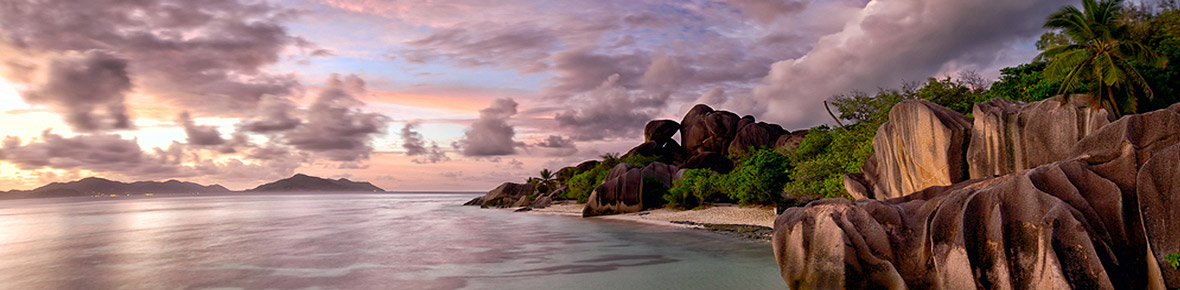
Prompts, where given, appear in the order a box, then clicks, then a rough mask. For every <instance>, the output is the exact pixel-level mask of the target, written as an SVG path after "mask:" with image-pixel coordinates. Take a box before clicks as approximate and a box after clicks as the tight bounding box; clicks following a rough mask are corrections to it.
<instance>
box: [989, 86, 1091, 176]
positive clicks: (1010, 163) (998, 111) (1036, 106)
mask: <svg viewBox="0 0 1180 290" xmlns="http://www.w3.org/2000/svg"><path fill="white" fill-rule="evenodd" d="M972 115H974V116H975V120H974V125H973V126H972V128H971V140H970V143H969V145H968V148H967V163H968V165H969V168H968V169H969V175H970V178H984V177H993V176H1000V175H1006V174H1010V173H1014V172H1017V171H1020V170H1024V169H1029V168H1033V167H1036V166H1039V165H1042V164H1048V163H1050V162H1054V161H1058V160H1063V159H1066V158H1069V157H1071V156H1070V154H1072V152H1070V150H1071V149H1072V148H1073V146H1074V144H1075V143H1077V142H1078V140H1081V139H1082V138H1083V137H1086V136H1087V135H1089V134H1090V133H1091V132H1094V131H1095V130H1098V128H1101V127H1102V126H1105V125H1106V124H1109V123H1110V121H1109V120H1108V119H1109V117H1110V116H1109V114H1107V113H1106V110H1095V109H1094V108H1092V107H1090V106H1089V101H1088V100H1087V97H1086V96H1083V95H1075V96H1072V97H1071V98H1070V102H1069V103H1066V104H1062V103H1061V97H1060V96H1058V97H1054V98H1051V99H1047V100H1042V101H1038V102H1034V103H1030V104H1027V105H1026V104H1024V103H1021V102H1018V101H1011V100H1005V99H1000V98H996V99H993V100H991V101H987V102H982V103H978V104H975V107H974V108H973V113H972Z"/></svg>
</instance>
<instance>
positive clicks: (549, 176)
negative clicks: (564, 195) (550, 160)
mask: <svg viewBox="0 0 1180 290" xmlns="http://www.w3.org/2000/svg"><path fill="white" fill-rule="evenodd" d="M540 181H541V183H543V184H545V185H546V187H549V188H552V185H553V183H554V182H557V175H556V174H553V171H550V170H549V169H541V178H540Z"/></svg>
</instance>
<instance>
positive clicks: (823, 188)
mask: <svg viewBox="0 0 1180 290" xmlns="http://www.w3.org/2000/svg"><path fill="white" fill-rule="evenodd" d="M845 129H847V130H834V129H831V128H828V127H827V126H819V127H815V128H811V131H808V133H807V137H806V138H803V142H801V143H799V147H798V148H797V149H795V150H794V151H792V152H789V153H788V155H789V157H790V160H791V166H792V167H793V168H794V170H792V171H791V173H790V180H791V181H790V182H787V183H786V185H785V186H784V188H783V190H784V192H785V193H786V195H787V197H788V198H794V199H798V200H803V201H806V200H807V199H808V197H812V198H832V197H845V198H847V197H849V196H848V193H847V192H845V191H844V174H847V173H859V172H860V168H861V165H862V164H864V161H865V159H868V157H869V155H872V154H873V136H874V135H875V134H876V132H877V126H876V125H875V124H871V123H870V124H864V123H860V124H856V125H851V126H848V127H847V128H845Z"/></svg>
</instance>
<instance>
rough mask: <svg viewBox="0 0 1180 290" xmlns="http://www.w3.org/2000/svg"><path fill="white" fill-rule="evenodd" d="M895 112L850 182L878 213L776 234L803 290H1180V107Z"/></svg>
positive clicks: (799, 216) (795, 219)
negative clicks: (1125, 111) (1119, 114)
mask: <svg viewBox="0 0 1180 290" xmlns="http://www.w3.org/2000/svg"><path fill="white" fill-rule="evenodd" d="M893 110H895V111H896V112H895V111H891V112H890V122H889V124H888V125H889V126H890V127H889V128H886V126H885V125H883V126H882V128H881V129H879V130H878V133H877V138H875V139H874V149H875V150H876V151H874V155H873V157H872V158H870V161H868V162H866V164H865V168H864V169H865V174H864V175H854V176H846V179H845V185H846V186H847V188H846V189H848V190H849V191H850V192H853V191H859V193H858V194H860V195H862V197H866V198H867V199H861V200H858V201H855V202H852V201H848V200H843V199H826V200H819V201H815V202H812V203H810V204H808V205H807V206H805V207H797V208H790V209H787V210H786V211H785V212H783V214H782V215H780V216H779V217H778V219H777V220H776V221H775V233H774V237H773V246H774V254H775V258H776V260H777V261H778V264H779V267H780V269H781V274H782V277H783V280H784V281H786V282H787V284H788V286H789V287H790V288H791V289H841V288H848V289H981V288H985V289H992V288H998V289H1165V288H1166V289H1175V288H1178V287H1180V272H1178V271H1177V270H1176V269H1175V268H1173V267H1171V266H1170V265H1169V264H1168V263H1167V262H1166V261H1165V258H1164V257H1165V255H1167V254H1170V253H1175V252H1180V183H1178V181H1176V180H1177V178H1178V177H1180V105H1173V106H1172V107H1170V108H1168V109H1165V110H1159V111H1155V112H1149V113H1144V114H1138V115H1128V116H1125V117H1123V118H1121V119H1119V120H1117V121H1113V122H1110V121H1109V119H1107V118H1108V117H1106V116H1107V115H1106V113H1105V112H1104V111H1097V110H1094V109H1092V108H1089V107H1086V106H1085V105H1083V104H1081V103H1074V102H1071V103H1065V104H1062V103H1061V101H1060V99H1051V100H1045V101H1040V102H1035V103H1031V104H1027V105H1026V104H1022V103H1019V102H1013V101H1006V100H992V101H989V102H985V103H980V104H977V105H976V107H975V108H974V113H973V115H974V117H975V119H973V120H972V119H968V118H966V117H964V116H962V115H955V114H947V113H944V112H945V111H944V110H942V109H941V108H939V107H937V106H931V105H930V104H922V103H915V102H908V103H905V102H903V104H899V105H898V106H895V107H894V109H893ZM895 113H897V114H895ZM895 116H896V118H895ZM914 138H925V139H927V140H929V141H927V143H914V142H913V140H911V139H914ZM878 142H881V143H882V144H877V143H878ZM913 146H920V148H912V147H913ZM968 178H975V179H968ZM911 188H916V189H914V190H912V191H911V192H902V191H904V190H909V189H911Z"/></svg>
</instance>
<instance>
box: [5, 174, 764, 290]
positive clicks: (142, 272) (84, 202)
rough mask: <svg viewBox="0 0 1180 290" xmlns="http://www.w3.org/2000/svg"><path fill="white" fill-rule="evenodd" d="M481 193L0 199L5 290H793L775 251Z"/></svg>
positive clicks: (709, 235) (754, 244)
mask: <svg viewBox="0 0 1180 290" xmlns="http://www.w3.org/2000/svg"><path fill="white" fill-rule="evenodd" d="M473 196H475V195H474V194H405V193H403V194H321V195H313V194H302V195H224V196H200V197H150V198H108V199H95V198H74V199H50V200H17V201H0V289H785V288H786V286H785V283H783V282H782V280H781V279H780V278H779V277H778V268H777V266H776V264H775V262H774V257H773V256H772V253H771V248H770V245H769V244H768V243H765V242H756V241H745V240H738V239H734V238H730V237H726V236H719V235H716V234H713V233H707V232H701V231H692V230H684V229H676V228H670V227H660V226H652V225H644V224H637V223H630V222H622V221H605V220H597V219H581V218H576V217H566V216H548V215H537V214H523V213H512V212H509V211H504V210H486V209H479V208H475V207H462V206H459V204H461V203H462V202H464V201H466V200H468V199H470V198H471V197H473Z"/></svg>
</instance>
